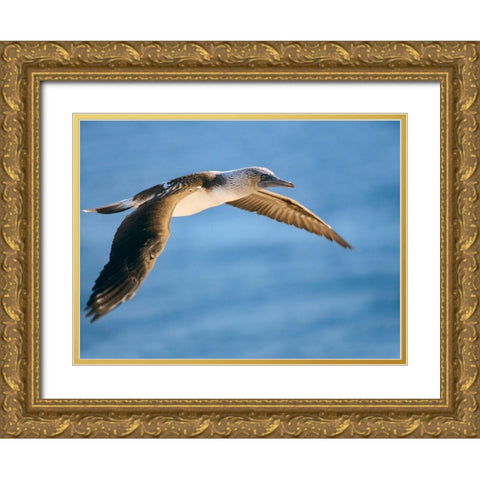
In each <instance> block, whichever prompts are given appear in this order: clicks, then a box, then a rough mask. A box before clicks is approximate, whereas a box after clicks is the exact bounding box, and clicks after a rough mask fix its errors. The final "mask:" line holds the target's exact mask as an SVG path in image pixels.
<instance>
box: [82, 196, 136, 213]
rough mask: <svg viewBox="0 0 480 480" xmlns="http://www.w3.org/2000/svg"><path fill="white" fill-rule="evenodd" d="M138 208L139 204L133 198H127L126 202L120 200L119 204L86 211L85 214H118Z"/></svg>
mask: <svg viewBox="0 0 480 480" xmlns="http://www.w3.org/2000/svg"><path fill="white" fill-rule="evenodd" d="M136 206H137V202H135V201H134V199H133V198H126V199H125V200H120V201H119V202H117V203H112V204H111V205H105V206H104V207H97V208H89V209H88V210H84V212H97V213H117V212H123V211H124V210H128V209H129V208H132V207H136Z"/></svg>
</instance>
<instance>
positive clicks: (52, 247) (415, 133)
mask: <svg viewBox="0 0 480 480" xmlns="http://www.w3.org/2000/svg"><path fill="white" fill-rule="evenodd" d="M41 108H42V124H41V132H42V138H41V144H42V152H41V162H42V208H41V210H42V217H41V218H42V220H41V221H42V224H41V229H42V238H41V240H42V259H41V260H42V283H41V287H42V296H41V325H42V339H41V390H42V398H352V399H354V398H385V399H388V398H439V396H440V203H439V198H440V128H439V126H440V85H439V83H437V82H298V83H297V82H271V83H270V82H230V83H228V82H210V83H209V82H136V83H129V82H112V83H110V82H105V83H102V82H90V83H89V82H46V83H44V84H43V85H42V90H41ZM73 113H407V114H408V160H407V161H408V205H409V208H408V217H407V218H408V290H407V299H408V316H407V321H408V338H407V349H408V365H407V366H400V365H354V366H347V365H342V366H339V365H315V366H303V365H267V366H256V365H249V366H243V365H205V366H203V365H194V366H187V365H148V366H143V365H135V366H124V365H103V366H96V365H76V366H73V365H72V348H73V347H72V336H73V332H72V327H73V321H72V228H71V226H72V114H73ZM59 199H61V201H59ZM59 219H62V221H59Z"/></svg>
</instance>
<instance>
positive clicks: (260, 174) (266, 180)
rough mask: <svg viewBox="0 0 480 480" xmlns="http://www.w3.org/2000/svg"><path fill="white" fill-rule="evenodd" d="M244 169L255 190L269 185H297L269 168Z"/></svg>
mask: <svg viewBox="0 0 480 480" xmlns="http://www.w3.org/2000/svg"><path fill="white" fill-rule="evenodd" d="M242 170H243V171H244V175H245V176H246V177H247V178H248V180H249V183H250V184H251V186H252V187H254V189H255V190H258V189H260V188H269V187H288V188H294V187H295V185H294V184H293V183H291V182H287V181H286V180H282V179H280V178H278V177H277V176H276V175H275V174H274V173H273V172H272V171H271V170H268V168H263V167H248V168H245V169H242Z"/></svg>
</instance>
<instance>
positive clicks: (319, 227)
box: [227, 190, 352, 248]
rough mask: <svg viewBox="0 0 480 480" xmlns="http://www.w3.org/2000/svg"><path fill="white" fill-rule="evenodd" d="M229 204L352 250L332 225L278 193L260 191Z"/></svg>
mask: <svg viewBox="0 0 480 480" xmlns="http://www.w3.org/2000/svg"><path fill="white" fill-rule="evenodd" d="M227 203H228V204H229V205H232V206H234V207H237V208H241V209H242V210H248V211H249V212H256V213H258V214H259V215H265V216H266V217H269V218H272V219H273V220H276V221H277V222H283V223H286V224H287V225H294V226H295V227H298V228H303V229H304V230H307V231H308V232H311V233H315V234H316V235H320V236H322V237H325V238H327V239H328V240H330V241H335V242H337V243H338V244H339V245H341V246H342V247H345V248H352V247H351V245H350V244H348V243H347V242H346V241H345V240H344V239H343V238H342V237H341V236H340V235H339V234H338V233H336V232H335V231H334V230H333V229H332V227H330V225H328V224H327V223H325V222H324V221H323V220H322V219H321V218H319V217H317V216H316V215H315V214H314V213H313V212H311V211H310V210H308V209H307V208H305V207H304V206H303V205H301V204H300V203H298V202H296V201H295V200H293V199H291V198H289V197H285V196H283V195H279V194H278V193H273V192H270V191H267V190H260V191H258V192H255V193H252V194H250V195H247V196H246V197H242V198H240V199H239V200H234V201H233V202H227Z"/></svg>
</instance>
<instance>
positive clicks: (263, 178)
mask: <svg viewBox="0 0 480 480" xmlns="http://www.w3.org/2000/svg"><path fill="white" fill-rule="evenodd" d="M266 179H267V176H266V175H265V174H264V173H262V174H261V175H260V180H261V181H262V182H263V181H264V180H266Z"/></svg>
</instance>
